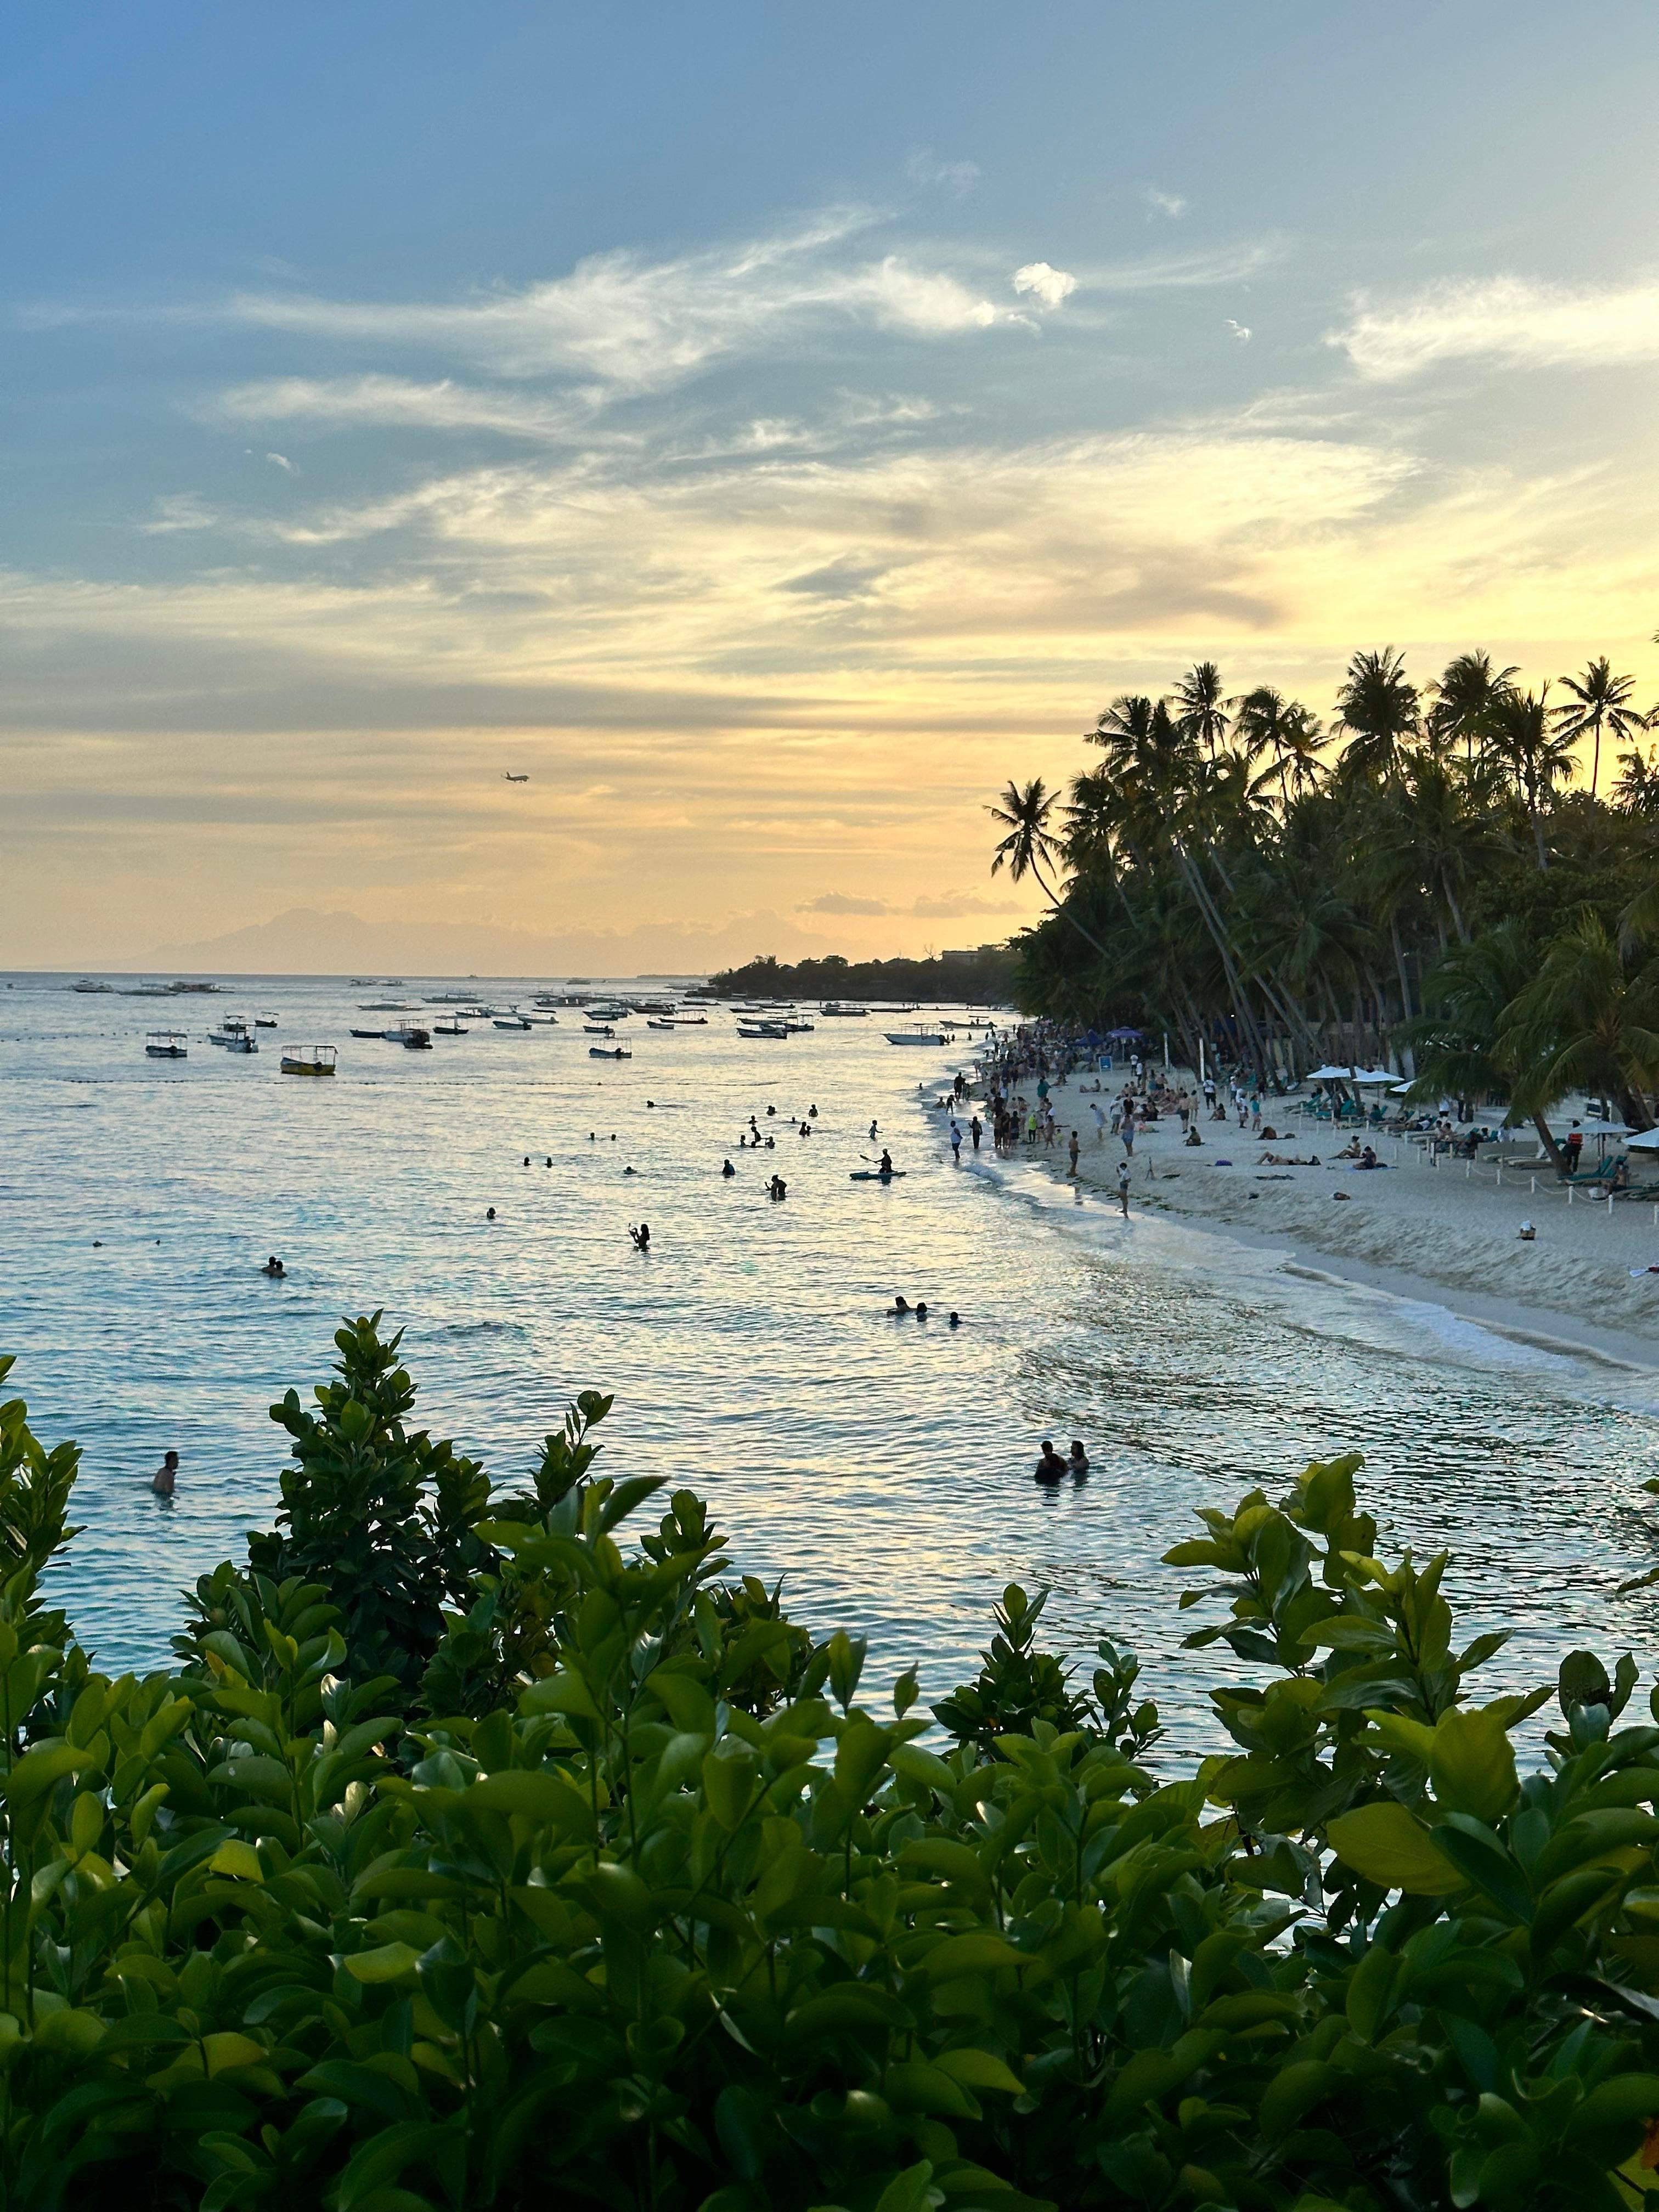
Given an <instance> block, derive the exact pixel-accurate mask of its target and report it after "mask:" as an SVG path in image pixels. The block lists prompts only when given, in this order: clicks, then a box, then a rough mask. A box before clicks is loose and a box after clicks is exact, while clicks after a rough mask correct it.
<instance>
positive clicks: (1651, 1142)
mask: <svg viewBox="0 0 1659 2212" xmlns="http://www.w3.org/2000/svg"><path fill="white" fill-rule="evenodd" d="M1626 1149H1627V1150H1629V1151H1631V1152H1659V1129H1644V1130H1642V1131H1641V1132H1640V1133H1638V1135H1636V1136H1634V1137H1632V1139H1630V1142H1629V1145H1628V1146H1627V1148H1626Z"/></svg>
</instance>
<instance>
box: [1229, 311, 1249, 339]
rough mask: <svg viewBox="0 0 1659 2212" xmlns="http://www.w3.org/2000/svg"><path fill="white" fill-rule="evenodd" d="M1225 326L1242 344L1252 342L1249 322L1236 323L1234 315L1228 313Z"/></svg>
mask: <svg viewBox="0 0 1659 2212" xmlns="http://www.w3.org/2000/svg"><path fill="white" fill-rule="evenodd" d="M1223 328H1224V329H1225V330H1226V331H1228V332H1230V334H1231V336H1232V337H1234V338H1235V339H1236V340H1237V343H1239V344H1240V345H1249V343H1250V329H1249V324H1248V323H1236V322H1235V321H1234V320H1233V319H1232V317H1231V315H1228V316H1226V317H1225V319H1224V321H1223Z"/></svg>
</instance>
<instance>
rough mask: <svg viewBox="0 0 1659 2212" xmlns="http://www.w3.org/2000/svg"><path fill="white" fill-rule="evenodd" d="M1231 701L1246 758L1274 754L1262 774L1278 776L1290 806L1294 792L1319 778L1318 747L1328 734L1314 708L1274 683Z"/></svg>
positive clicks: (1283, 798)
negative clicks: (1289, 695)
mask: <svg viewBox="0 0 1659 2212" xmlns="http://www.w3.org/2000/svg"><path fill="white" fill-rule="evenodd" d="M1229 703H1230V704H1231V706H1233V707H1235V708H1237V718H1236V720H1235V721H1234V724H1233V728H1234V732H1235V733H1236V735H1237V737H1238V738H1239V740H1240V742H1241V743H1242V744H1243V747H1244V757H1245V758H1246V760H1248V761H1250V762H1251V763H1255V761H1258V760H1260V759H1261V756H1262V755H1263V754H1264V753H1271V754H1272V756H1273V758H1272V761H1271V762H1270V763H1269V764H1268V766H1267V769H1265V770H1264V771H1263V775H1264V777H1265V778H1272V777H1273V776H1275V775H1276V776H1277V777H1278V779H1279V797H1280V799H1282V801H1283V802H1284V804H1285V805H1286V806H1288V805H1290V803H1291V798H1292V796H1293V795H1295V794H1297V793H1302V792H1304V791H1311V790H1312V789H1313V788H1314V787H1315V785H1316V783H1317V782H1318V781H1319V767H1318V761H1319V748H1320V745H1321V744H1322V742H1323V738H1324V734H1325V733H1324V732H1323V730H1322V728H1321V727H1320V724H1319V720H1318V717H1317V716H1316V714H1315V713H1314V711H1313V709H1312V708H1310V707H1304V705H1303V703H1302V702H1301V701H1300V700H1299V699H1287V698H1286V697H1285V695H1284V693H1283V692H1282V691H1275V690H1273V686H1272V684H1258V685H1257V687H1256V689H1255V690H1254V691H1246V692H1245V693H1244V694H1243V696H1242V697H1241V698H1237V699H1234V700H1232V701H1231V702H1229Z"/></svg>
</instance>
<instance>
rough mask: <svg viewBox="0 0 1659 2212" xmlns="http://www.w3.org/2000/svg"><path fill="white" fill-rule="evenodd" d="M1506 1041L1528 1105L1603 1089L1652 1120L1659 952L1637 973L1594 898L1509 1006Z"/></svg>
mask: <svg viewBox="0 0 1659 2212" xmlns="http://www.w3.org/2000/svg"><path fill="white" fill-rule="evenodd" d="M1498 1049H1499V1050H1500V1052H1502V1053H1503V1054H1504V1057H1505V1059H1506V1060H1508V1061H1509V1063H1510V1066H1513V1067H1515V1068H1516V1069H1517V1070H1524V1074H1523V1075H1522V1079H1521V1080H1520V1081H1519V1082H1518V1083H1517V1085H1516V1094H1517V1097H1518V1098H1519V1097H1521V1096H1522V1093H1524V1094H1525V1097H1526V1103H1528V1105H1530V1104H1532V1103H1533V1102H1534V1100H1535V1101H1536V1103H1537V1105H1538V1107H1539V1109H1544V1108H1547V1106H1549V1105H1550V1104H1552V1103H1553V1102H1554V1101H1555V1100H1556V1099H1558V1098H1561V1097H1565V1095H1566V1093H1567V1092H1568V1091H1603V1092H1605V1093H1606V1094H1607V1096H1608V1097H1613V1098H1615V1099H1617V1101H1618V1103H1619V1111H1620V1114H1622V1115H1623V1116H1624V1118H1625V1120H1626V1121H1627V1122H1628V1123H1629V1124H1630V1126H1631V1127H1632V1128H1633V1129H1645V1128H1648V1127H1650V1126H1651V1123H1652V1120H1653V1116H1652V1115H1651V1114H1650V1112H1649V1110H1648V1100H1647V1095H1646V1094H1647V1093H1649V1092H1650V1091H1652V1090H1653V1089H1654V1088H1655V1087H1656V1085H1659V960H1650V961H1648V962H1647V963H1645V964H1644V966H1642V967H1640V968H1638V969H1636V970H1635V971H1634V973H1632V972H1631V971H1630V970H1629V969H1627V968H1626V963H1625V958H1624V956H1623V954H1622V953H1621V952H1620V949H1619V945H1618V942H1617V940H1616V939H1613V937H1611V936H1609V935H1608V933H1607V928H1606V927H1605V925H1604V924H1603V923H1602V921H1601V918H1600V917H1599V915H1596V914H1595V912H1593V910H1592V909H1591V908H1589V907H1586V908H1584V909H1583V912H1582V914H1581V915H1579V918H1578V921H1577V923H1576V924H1575V926H1574V927H1572V928H1571V929H1570V930H1568V931H1567V932H1566V933H1565V934H1564V935H1562V936H1560V937H1558V938H1557V939H1556V940H1555V942H1554V943H1553V945H1551V946H1550V948H1549V951H1547V953H1546V954H1545V956H1544V964H1543V966H1542V968H1541V969H1540V970H1539V971H1538V974H1537V975H1536V976H1535V977H1534V980H1533V981H1532V982H1530V983H1529V984H1528V985H1527V987H1525V988H1524V989H1523V990H1522V991H1521V992H1520V993H1519V994H1518V995H1517V996H1516V999H1515V1000H1513V1001H1512V1003H1511V1004H1510V1006H1507V1007H1505V1008H1504V1014H1503V1017H1502V1026H1501V1028H1500V1030H1499V1032H1498Z"/></svg>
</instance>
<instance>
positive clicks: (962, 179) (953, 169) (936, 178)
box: [904, 148, 979, 199]
mask: <svg viewBox="0 0 1659 2212" xmlns="http://www.w3.org/2000/svg"><path fill="white" fill-rule="evenodd" d="M904 173H905V175H906V176H907V177H908V178H909V179H910V180H911V182H912V183H913V184H917V185H943V186H944V188H945V191H947V192H954V193H955V195H956V197H957V198H958V199H961V198H962V197H963V195H964V194H966V193H968V192H971V191H972V190H973V189H974V186H975V185H976V184H977V183H978V182H979V164H978V162H976V161H935V160H934V158H933V153H932V151H931V149H926V148H924V149H922V150H921V152H919V153H915V154H912V155H911V156H910V158H909V160H908V161H907V162H906V163H905V165H904Z"/></svg>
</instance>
